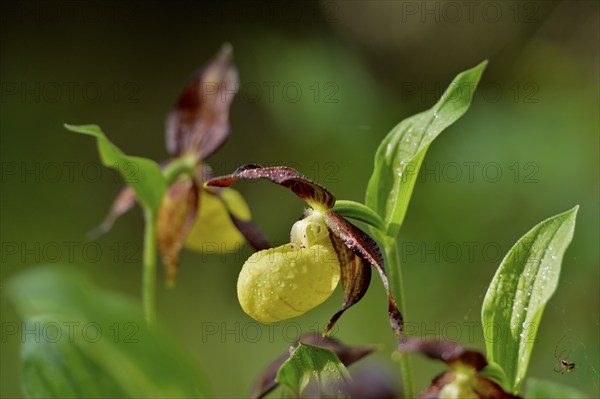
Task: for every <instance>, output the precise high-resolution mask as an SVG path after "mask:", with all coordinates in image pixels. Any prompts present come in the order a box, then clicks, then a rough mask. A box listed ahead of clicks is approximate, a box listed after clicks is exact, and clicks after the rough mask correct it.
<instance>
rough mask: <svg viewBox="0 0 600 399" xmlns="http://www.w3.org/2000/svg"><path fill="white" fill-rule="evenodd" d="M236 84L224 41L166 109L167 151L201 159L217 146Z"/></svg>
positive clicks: (224, 131)
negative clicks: (169, 109) (191, 155)
mask: <svg viewBox="0 0 600 399" xmlns="http://www.w3.org/2000/svg"><path fill="white" fill-rule="evenodd" d="M238 88H239V81H238V75H237V71H236V69H235V67H234V66H233V64H232V50H231V46H230V45H228V44H226V45H224V46H223V47H222V48H221V51H220V52H219V54H218V55H217V56H216V57H215V58H214V59H213V60H212V61H211V62H210V63H209V64H208V65H207V66H205V67H204V68H203V69H201V70H200V71H199V72H197V73H196V75H195V77H194V78H193V79H192V81H191V82H190V83H189V84H188V86H187V87H186V88H185V90H184V91H183V93H182V94H181V97H180V98H179V100H178V101H177V104H176V105H175V107H174V109H173V110H172V111H171V112H170V113H169V116H168V118H167V127H166V140H167V149H168V151H169V153H170V154H171V155H174V156H179V155H181V154H184V153H192V154H194V155H195V156H196V159H197V160H198V161H201V160H203V159H205V158H206V157H207V156H209V155H210V154H212V153H213V152H214V151H215V150H216V149H217V148H219V146H221V144H223V142H224V141H225V139H226V138H227V136H228V134H229V106H230V105H231V102H232V100H233V97H234V95H235V93H236V92H237V91H238Z"/></svg>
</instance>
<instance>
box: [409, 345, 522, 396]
mask: <svg viewBox="0 0 600 399" xmlns="http://www.w3.org/2000/svg"><path fill="white" fill-rule="evenodd" d="M400 351H404V352H419V353H422V354H424V355H426V356H428V357H430V358H432V359H437V360H441V361H443V362H444V363H446V364H447V365H449V366H450V367H451V368H452V370H451V371H444V372H443V373H441V374H440V375H438V376H437V377H435V378H434V379H433V381H432V382H431V385H430V386H429V387H428V388H427V389H426V390H425V391H423V392H421V394H420V395H419V396H418V398H419V399H437V398H439V399H471V398H472V399H517V398H518V396H514V395H512V394H509V393H506V392H505V391H504V389H502V387H501V386H500V385H499V384H498V383H496V382H495V381H493V380H492V379H491V378H489V377H488V376H486V375H484V374H482V373H481V371H482V370H483V369H484V368H485V367H486V366H487V365H488V362H487V360H486V358H485V356H484V355H483V354H481V353H480V352H477V351H474V350H469V349H467V348H465V347H464V346H462V345H460V344H458V343H456V342H452V341H446V340H441V339H437V340H420V339H406V340H404V341H403V342H402V343H401V344H400Z"/></svg>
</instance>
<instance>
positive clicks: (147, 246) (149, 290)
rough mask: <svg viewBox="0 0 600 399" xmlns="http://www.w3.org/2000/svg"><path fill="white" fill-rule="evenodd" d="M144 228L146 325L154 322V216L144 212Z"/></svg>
mask: <svg viewBox="0 0 600 399" xmlns="http://www.w3.org/2000/svg"><path fill="white" fill-rule="evenodd" d="M144 216H145V221H146V223H145V227H144V270H143V275H142V284H143V287H142V290H143V291H142V300H143V303H144V315H145V316H146V321H147V322H148V324H153V323H154V322H155V320H156V215H154V213H153V212H151V211H148V210H146V211H145V212H144Z"/></svg>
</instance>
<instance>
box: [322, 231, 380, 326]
mask: <svg viewBox="0 0 600 399" xmlns="http://www.w3.org/2000/svg"><path fill="white" fill-rule="evenodd" d="M330 237H331V243H332V244H333V248H334V249H335V251H336V253H337V256H338V259H339V261H340V268H341V279H342V286H343V287H344V303H343V304H342V308H341V309H340V310H339V311H338V312H337V313H336V314H334V315H333V317H332V318H331V320H330V321H329V324H328V325H327V327H326V328H325V331H324V332H323V335H328V334H329V333H330V332H331V329H332V328H333V326H334V325H335V323H336V322H337V320H338V319H339V318H340V316H341V315H342V314H343V313H344V312H345V311H346V309H348V308H349V307H351V306H352V305H354V304H355V303H357V302H358V301H360V300H361V299H362V297H363V296H364V295H365V292H367V288H369V283H370V282H371V265H370V264H369V263H368V262H366V261H364V260H363V259H362V258H361V257H360V256H358V255H356V254H355V253H354V252H352V251H351V250H350V249H349V248H348V247H347V246H346V244H345V243H344V241H343V240H342V239H340V238H338V237H336V236H335V235H333V234H330Z"/></svg>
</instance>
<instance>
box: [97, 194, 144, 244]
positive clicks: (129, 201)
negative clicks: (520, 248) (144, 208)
mask: <svg viewBox="0 0 600 399" xmlns="http://www.w3.org/2000/svg"><path fill="white" fill-rule="evenodd" d="M136 203H137V198H136V197H135V193H134V192H133V190H132V188H131V187H129V186H125V187H123V189H122V190H121V191H120V192H119V194H117V198H115V200H114V202H113V203H112V206H111V207H110V211H109V212H108V215H106V218H104V221H103V222H102V223H101V224H100V226H98V227H96V228H95V229H94V230H92V231H91V232H89V233H88V235H89V237H90V239H92V240H95V239H96V238H98V237H99V236H101V235H102V234H104V233H106V232H107V231H109V230H110V229H111V228H112V226H113V224H114V223H115V221H116V220H117V219H118V218H119V217H120V216H121V215H123V214H124V213H126V212H127V211H129V210H130V209H131V208H133V206H134V205H135V204H136Z"/></svg>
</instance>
